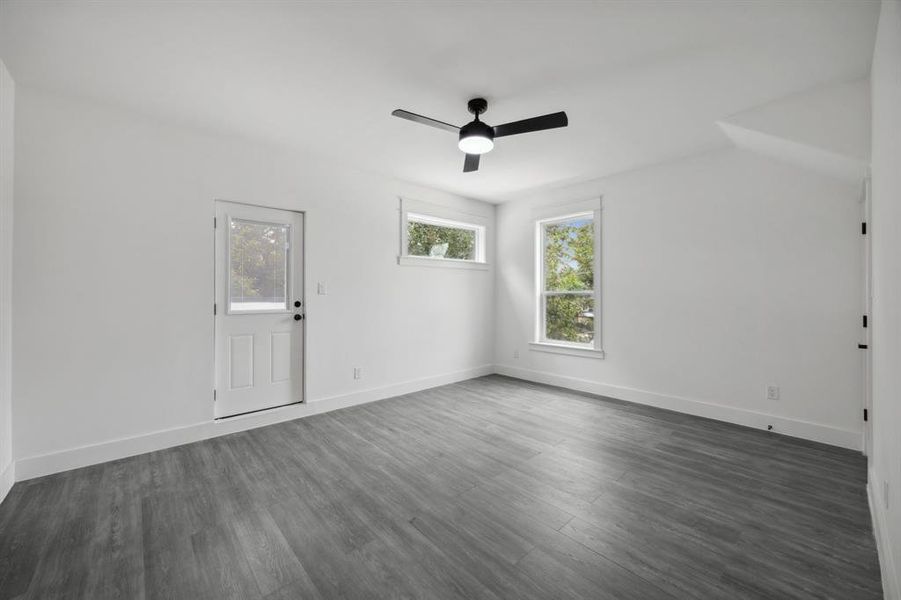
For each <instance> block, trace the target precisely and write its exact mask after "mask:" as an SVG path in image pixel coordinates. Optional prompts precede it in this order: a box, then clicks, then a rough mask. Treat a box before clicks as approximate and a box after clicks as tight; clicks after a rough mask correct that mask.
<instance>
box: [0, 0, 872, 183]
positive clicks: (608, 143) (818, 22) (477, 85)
mask: <svg viewBox="0 0 901 600" xmlns="http://www.w3.org/2000/svg"><path fill="white" fill-rule="evenodd" d="M0 7H2V8H0V57H2V58H3V60H4V61H5V62H6V64H7V66H8V67H9V69H10V71H11V72H12V74H13V76H14V77H15V78H16V81H17V83H18V84H19V85H21V86H25V87H36V88H41V89H46V90H50V91H56V92H60V93H65V94H72V95H77V96H82V97H88V98H93V99H97V100H100V101H103V102H107V103H111V104H116V105H121V106H124V107H128V108H131V109H135V110H138V111H141V112H144V113H148V114H151V115H154V116H157V117H161V118H165V119H167V120H172V121H174V122H177V123H181V124H186V125H190V126H198V127H203V128H206V129H214V130H217V131H223V132H229V133H235V134H239V135H244V136H250V137H254V138H260V139H265V140H269V141H273V142H276V143H281V144H286V145H290V146H292V147H296V148H298V149H301V150H305V151H309V152H312V153H316V154H320V155H325V156H329V157H332V158H335V159H337V160H340V161H342V162H344V163H347V164H350V165H352V166H355V167H359V168H362V169H367V170H372V171H376V172H381V173H384V174H386V175H390V176H394V177H398V178H401V179H406V180H411V181H415V182H419V183H423V184H426V185H430V186H433V187H436V188H440V189H445V190H448V191H452V192H456V193H459V194H463V195H467V196H470V197H474V198H482V199H487V200H492V201H500V200H504V199H508V198H510V197H513V196H515V195H516V193H517V192H519V191H521V190H525V189H534V188H540V187H542V186H554V185H559V184H563V183H567V182H572V181H581V180H586V179H591V178H596V177H601V176H604V175H609V174H612V173H616V172H620V171H624V170H629V169H633V168H637V167H641V166H644V165H648V164H654V163H658V162H662V161H666V160H669V159H672V158H674V157H678V156H683V155H688V154H693V153H697V152H703V151H705V150H707V149H712V148H716V147H719V146H724V145H726V144H728V143H729V142H728V139H727V138H726V136H724V135H723V133H722V131H721V130H720V129H719V128H718V127H717V125H716V122H717V121H719V120H722V119H724V118H726V117H728V116H729V115H733V114H735V113H738V112H741V111H744V110H748V109H750V108H752V107H755V106H758V105H761V104H763V103H766V102H768V101H771V100H773V99H777V98H780V97H783V96H787V95H790V94H793V93H796V92H799V91H802V90H805V89H807V88H811V87H813V86H817V85H821V84H824V83H828V82H834V81H848V80H853V79H856V78H860V77H864V76H866V75H867V74H868V72H869V66H870V59H871V56H872V49H873V40H874V35H875V25H876V18H877V14H878V8H879V5H878V3H877V2H875V1H868V0H852V1H843V0H835V1H826V0H824V1H803V0H797V1H790V0H781V1H767V0H753V1H752V0H742V1H740V0H734V1H730V0H713V1H703V0H698V1H663V2H652V1H642V2H582V1H580V2H567V1H553V2H551V1H548V2H540V1H538V2H528V3H525V2H523V3H513V2H460V1H455V2H416V3H414V2H409V3H408V2H378V1H374V2H285V1H278V2H275V1H267V0H262V1H254V2H243V1H234V0H233V1H229V2H216V3H214V2H209V1H181V2H168V1H156V2H147V1H140V0H135V1H126V0H120V1H108V2H92V3H85V2H78V1H65V2H57V1H43V2H31V1H20V0H3V2H2V5H0ZM474 96H483V97H485V98H487V99H488V101H489V108H488V112H487V113H486V114H485V115H483V119H484V120H485V121H486V122H488V123H491V124H498V123H503V122H507V121H512V120H516V119H521V118H525V117H530V116H534V115H539V114H544V113H549V112H554V111H558V110H565V111H566V112H567V113H568V115H569V121H570V126H569V127H568V128H565V129H559V130H554V131H545V132H540V133H533V134H527V135H523V136H518V137H512V138H505V139H501V140H499V141H498V143H497V145H496V148H495V150H494V151H493V152H491V153H490V154H488V155H486V156H484V157H483V158H482V168H481V170H480V171H478V172H476V173H463V172H462V163H463V156H462V154H461V153H460V152H459V150H457V148H456V139H455V138H454V136H453V134H451V133H448V132H445V131H440V130H437V129H431V128H428V127H422V126H419V125H415V124H413V123H410V122H407V121H403V120H400V119H396V118H393V117H391V116H390V113H391V111H392V110H393V109H395V108H405V109H408V110H410V111H413V112H417V113H421V114H425V115H428V116H431V117H434V118H437V119H440V120H443V121H447V122H451V123H454V124H457V125H462V124H463V123H465V122H466V121H468V120H469V118H470V115H469V114H468V113H467V112H466V101H467V100H468V99H469V98H471V97H474Z"/></svg>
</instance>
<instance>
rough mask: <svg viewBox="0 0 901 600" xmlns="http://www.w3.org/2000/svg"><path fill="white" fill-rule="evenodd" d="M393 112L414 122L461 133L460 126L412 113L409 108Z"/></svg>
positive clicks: (396, 115)
mask: <svg viewBox="0 0 901 600" xmlns="http://www.w3.org/2000/svg"><path fill="white" fill-rule="evenodd" d="M391 114H392V115H394V116H395V117H400V118H401V119H406V120H408V121H413V122H414V123H422V124H423V125H430V126H432V127H437V128H438V129H445V130H447V131H450V132H451V133H460V128H459V127H457V126H455V125H451V124H450V123H445V122H444V121H436V120H435V119H430V118H428V117H423V116H422V115H417V114H416V113H411V112H410V111H407V110H401V109H399V108H398V109H397V110H395V111H394V112H392V113H391Z"/></svg>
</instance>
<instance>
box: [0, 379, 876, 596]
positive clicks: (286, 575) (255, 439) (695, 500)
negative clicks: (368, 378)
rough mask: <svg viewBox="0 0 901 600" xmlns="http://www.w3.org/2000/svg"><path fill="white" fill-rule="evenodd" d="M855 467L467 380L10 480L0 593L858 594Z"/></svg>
mask: <svg viewBox="0 0 901 600" xmlns="http://www.w3.org/2000/svg"><path fill="white" fill-rule="evenodd" d="M865 470H866V469H865V461H864V459H863V457H862V456H861V455H860V454H857V453H854V452H850V451H845V450H840V449H836V448H831V447H827V446H823V445H818V444H814V443H809V442H803V441H799V440H793V439H790V438H786V437H781V436H776V435H771V434H767V433H765V432H762V431H755V430H750V429H745V428H741V427H736V426H731V425H726V424H722V423H717V422H714V421H709V420H704V419H699V418H696V417H690V416H686V415H680V414H676V413H671V412H666V411H660V410H656V409H652V408H647V407H642V406H637V405H631V404H626V403H621V402H616V401H609V400H605V399H600V398H596V397H590V396H586V395H581V394H577V393H574V392H567V391H564V390H559V389H555V388H550V387H545V386H540V385H534V384H529V383H525V382H521V381H517V380H514V379H508V378H504V377H499V376H491V377H484V378H481V379H475V380H471V381H466V382H463V383H459V384H455V385H449V386H445V387H441V388H436V389H432V390H427V391H424V392H419V393H416V394H411V395H408V396H403V397H399V398H393V399H390V400H384V401H381V402H376V403H374V404H369V405H365V406H359V407H355V408H349V409H345V410H341V411H337V412H332V413H328V414H323V415H318V416H314V417H309V418H306V419H301V420H297V421H292V422H288V423H282V424H279V425H273V426H270V427H266V428H262V429H256V430H253V431H248V432H244V433H239V434H235V435H230V436H226V437H221V438H217V439H212V440H208V441H205V442H200V443H196V444H190V445H186V446H180V447H177V448H171V449H169V450H163V451H160V452H153V453H150V454H145V455H141V456H137V457H134V458H128V459H123V460H118V461H115V462H110V463H106V464H102V465H97V466H93V467H88V468H84V469H78V470H74V471H69V472H66V473H60V474H57V475H52V476H49V477H43V478H40V479H34V480H31V481H27V482H22V483H18V484H16V485H15V487H14V488H13V490H12V491H11V492H10V495H9V497H8V498H7V499H6V500H5V501H4V502H3V504H2V505H0V598H3V599H7V598H29V599H32V598H33V599H41V600H46V599H53V598H90V599H105V598H129V599H131V598H187V599H207V598H208V599H211V600H212V599H215V600H220V599H224V598H241V599H259V598H266V599H287V598H292V599H293V598H304V599H307V598H429V599H433V598H437V599H440V598H491V599H495V598H511V599H530V598H534V599H548V598H601V599H603V598H610V599H616V600H657V599H659V600H672V599H682V598H689V599H690V598H697V599H703V600H710V599H717V598H724V599H729V600H736V599H741V598H766V599H788V598H836V599H841V600H863V599H867V598H881V597H882V590H881V586H880V574H879V565H878V562H877V557H876V550H875V546H874V541H873V535H872V531H871V528H870V518H869V512H868V506H867V498H866V491H865V478H866V473H865Z"/></svg>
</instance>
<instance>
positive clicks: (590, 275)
mask: <svg viewBox="0 0 901 600" xmlns="http://www.w3.org/2000/svg"><path fill="white" fill-rule="evenodd" d="M539 233H540V238H539V239H540V244H541V264H540V267H541V288H540V315H539V318H540V325H539V327H540V332H539V337H540V341H547V342H551V343H558V344H569V345H578V346H584V347H593V345H594V341H595V331H596V327H595V306H596V304H595V301H596V298H595V277H596V273H595V265H596V261H595V239H596V236H595V222H594V216H593V213H585V214H580V215H575V216H571V217H566V218H562V219H555V220H550V221H542V222H539Z"/></svg>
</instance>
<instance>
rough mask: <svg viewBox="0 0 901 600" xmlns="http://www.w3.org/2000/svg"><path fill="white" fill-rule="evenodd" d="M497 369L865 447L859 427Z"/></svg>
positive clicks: (508, 368) (502, 367)
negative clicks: (815, 421) (779, 415)
mask: <svg viewBox="0 0 901 600" xmlns="http://www.w3.org/2000/svg"><path fill="white" fill-rule="evenodd" d="M495 372H496V373H499V374H501V375H507V376H509V377H516V378H517V379H525V380H527V381H534V382H537V383H546V384H549V385H556V386H559V387H564V388H569V389H572V390H577V391H580V392H588V393H591V394H597V395H599V396H607V397H609V398H615V399H617V400H625V401H627V402H634V403H636V404H645V405H648V406H655V407H657V408H665V409H668V410H673V411H676V412H680V413H684V414H688V415H695V416H698V417H706V418H708V419H715V420H717V421H725V422H727V423H734V424H736V425H744V426H745V427H753V428H755V429H766V428H767V425H773V431H774V432H775V433H781V434H784V435H789V436H792V437H798V438H803V439H806V440H811V441H815V442H822V443H824V444H830V445H833V446H840V447H842V448H850V449H852V450H860V449H861V443H862V433H861V432H859V431H850V430H846V429H839V428H837V427H830V426H828V425H821V424H819V423H810V422H807V421H799V420H796V419H789V418H786V417H778V416H774V415H768V414H765V413H758V412H753V411H749V410H744V409H741V408H735V407H732V406H724V405H722V404H712V403H709V402H703V401H701V400H695V399H692V398H684V397H681V396H671V395H668V394H660V393H657V392H650V391H647V390H640V389H636V388H630V387H624V386H618V385H610V384H606V383H600V382H597V381H591V380H588V379H581V378H578V377H568V376H565V375H557V374H554V373H548V372H545V371H534V370H531V369H523V368H520V367H513V366H509V365H495Z"/></svg>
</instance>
